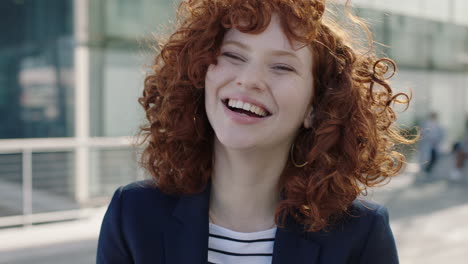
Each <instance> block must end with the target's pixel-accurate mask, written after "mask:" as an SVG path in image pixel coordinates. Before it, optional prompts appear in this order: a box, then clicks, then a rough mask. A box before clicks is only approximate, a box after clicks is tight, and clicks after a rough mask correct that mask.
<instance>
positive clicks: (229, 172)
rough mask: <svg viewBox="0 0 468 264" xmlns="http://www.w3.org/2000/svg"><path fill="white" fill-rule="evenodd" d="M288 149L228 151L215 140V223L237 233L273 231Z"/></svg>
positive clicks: (212, 200) (212, 209)
mask: <svg viewBox="0 0 468 264" xmlns="http://www.w3.org/2000/svg"><path fill="white" fill-rule="evenodd" d="M285 148H286V150H285ZM287 149H288V147H282V148H278V149H276V150H271V149H269V150H268V151H262V150H258V149H257V150H248V151H239V150H229V149H226V148H225V147H224V146H222V145H221V143H220V142H218V141H216V142H215V151H214V167H213V175H212V189H211V196H210V216H211V220H212V222H213V223H215V224H217V225H220V226H223V227H225V228H229V229H231V230H235V231H238V232H255V231H261V230H266V229H269V228H271V227H272V226H273V225H274V215H275V211H276V207H277V205H278V202H279V189H278V187H279V186H278V182H279V178H280V176H281V173H282V171H283V168H284V166H285V164H286V161H287V157H288V156H287V155H288V153H289V152H288V151H287Z"/></svg>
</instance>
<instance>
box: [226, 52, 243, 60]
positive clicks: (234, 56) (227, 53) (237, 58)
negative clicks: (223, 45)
mask: <svg viewBox="0 0 468 264" xmlns="http://www.w3.org/2000/svg"><path fill="white" fill-rule="evenodd" d="M221 55H222V56H226V57H228V58H231V59H235V60H239V61H244V59H242V58H241V57H239V56H237V55H236V54H234V53H230V52H223V53H222V54H221Z"/></svg>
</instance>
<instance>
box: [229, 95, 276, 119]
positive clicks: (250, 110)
mask: <svg viewBox="0 0 468 264" xmlns="http://www.w3.org/2000/svg"><path fill="white" fill-rule="evenodd" d="M222 102H223V104H224V105H225V106H226V107H227V108H228V109H229V110H231V111H233V112H236V113H239V114H242V115H246V116H250V117H256V118H264V117H268V116H270V115H271V113H270V112H268V111H267V110H265V109H263V108H261V107H259V106H256V105H253V104H250V103H245V102H242V101H239V100H234V99H224V100H222Z"/></svg>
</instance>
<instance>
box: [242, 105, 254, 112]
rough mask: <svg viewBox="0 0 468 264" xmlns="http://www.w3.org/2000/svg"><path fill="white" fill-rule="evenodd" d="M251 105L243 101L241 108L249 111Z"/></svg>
mask: <svg viewBox="0 0 468 264" xmlns="http://www.w3.org/2000/svg"><path fill="white" fill-rule="evenodd" d="M251 106H252V105H251V104H249V103H244V105H243V106H242V109H244V110H245V111H250V107H251Z"/></svg>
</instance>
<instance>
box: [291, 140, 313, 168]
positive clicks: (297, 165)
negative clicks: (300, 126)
mask: <svg viewBox="0 0 468 264" xmlns="http://www.w3.org/2000/svg"><path fill="white" fill-rule="evenodd" d="M294 144H295V142H294V143H293V144H292V145H291V151H290V154H291V162H292V164H293V165H294V167H296V168H302V167H304V166H305V165H307V164H309V162H308V161H306V162H304V163H302V164H297V163H296V161H295V160H294Z"/></svg>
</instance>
